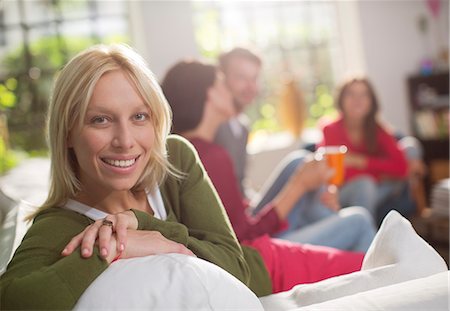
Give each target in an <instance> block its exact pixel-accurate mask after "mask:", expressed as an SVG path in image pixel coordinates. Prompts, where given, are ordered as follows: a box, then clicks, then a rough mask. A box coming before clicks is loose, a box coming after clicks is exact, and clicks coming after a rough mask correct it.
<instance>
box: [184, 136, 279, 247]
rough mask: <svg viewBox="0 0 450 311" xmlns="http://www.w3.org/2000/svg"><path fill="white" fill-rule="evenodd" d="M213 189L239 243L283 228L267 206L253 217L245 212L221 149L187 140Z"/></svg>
mask: <svg viewBox="0 0 450 311" xmlns="http://www.w3.org/2000/svg"><path fill="white" fill-rule="evenodd" d="M190 141H191V143H192V144H193V145H194V146H195V148H196V149H197V151H198V153H199V156H200V159H201V160H202V162H203V165H204V166H205V169H206V171H207V172H208V175H209V177H210V178H211V181H212V183H213V184H214V187H215V188H216V190H217V192H218V194H219V196H220V198H221V199H222V203H223V205H224V207H225V209H226V211H227V214H228V217H229V218H230V221H231V225H232V226H233V229H234V231H235V232H236V236H237V238H238V239H239V240H240V241H244V240H252V239H255V238H257V237H260V236H263V235H264V234H273V233H276V232H278V231H281V230H283V229H284V228H286V227H287V223H286V222H285V221H282V220H281V219H280V218H279V217H278V215H277V213H276V212H275V210H274V209H273V205H272V204H270V203H269V204H267V205H266V206H265V207H264V208H263V209H262V210H261V211H260V212H259V213H258V214H257V215H256V216H251V215H250V214H249V213H248V212H247V205H246V204H245V199H244V197H243V195H242V193H241V192H240V190H239V186H238V184H237V179H236V176H235V173H234V167H233V163H232V160H231V158H230V156H229V155H228V153H227V152H226V150H225V149H223V148H222V147H221V146H219V145H217V144H214V143H211V142H207V141H205V140H203V139H199V138H193V139H190Z"/></svg>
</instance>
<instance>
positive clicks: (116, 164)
mask: <svg viewBox="0 0 450 311" xmlns="http://www.w3.org/2000/svg"><path fill="white" fill-rule="evenodd" d="M138 158H139V157H137V158H134V159H130V160H114V159H104V158H102V161H103V162H105V163H106V164H108V165H111V166H114V167H120V168H127V167H130V166H133V164H134V163H136V160H137V159H138Z"/></svg>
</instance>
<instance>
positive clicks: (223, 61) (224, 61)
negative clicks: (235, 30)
mask: <svg viewBox="0 0 450 311" xmlns="http://www.w3.org/2000/svg"><path fill="white" fill-rule="evenodd" d="M236 58H243V59H247V60H249V61H251V62H253V63H255V64H257V65H258V66H261V65H262V61H261V58H260V57H259V56H258V55H256V54H255V53H254V52H252V51H250V50H249V49H246V48H241V47H236V48H234V49H232V50H230V51H228V52H225V53H222V54H220V56H219V68H220V69H221V70H222V71H224V72H225V71H226V69H227V67H228V66H229V64H230V62H231V61H232V60H233V59H236Z"/></svg>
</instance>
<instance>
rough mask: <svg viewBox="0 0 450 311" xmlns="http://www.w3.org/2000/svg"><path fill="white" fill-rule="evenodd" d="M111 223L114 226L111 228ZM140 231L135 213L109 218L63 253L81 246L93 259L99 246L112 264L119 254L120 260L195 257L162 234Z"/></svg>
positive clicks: (82, 251)
mask: <svg viewBox="0 0 450 311" xmlns="http://www.w3.org/2000/svg"><path fill="white" fill-rule="evenodd" d="M109 222H111V223H112V225H109V224H110V223H109ZM137 228H138V221H137V219H136V216H135V214H134V213H133V212H132V211H125V212H121V213H117V214H113V215H108V216H107V217H106V218H105V219H100V220H97V221H95V222H94V223H92V224H90V225H89V226H87V227H86V228H85V229H84V230H83V231H82V232H80V233H79V234H77V235H76V236H74V237H73V238H72V239H71V240H70V242H69V243H68V244H67V245H66V247H65V248H64V250H63V251H62V253H61V254H62V255H63V256H68V255H70V254H72V253H73V251H74V250H75V249H76V248H77V247H79V246H81V255H82V256H83V257H84V258H89V257H90V256H92V253H93V249H94V247H95V246H98V248H99V250H100V255H101V256H102V257H103V258H104V259H105V260H106V261H107V262H109V263H110V262H112V261H113V259H114V258H117V257H118V256H119V255H120V258H133V257H143V256H149V255H156V254H167V253H179V254H185V255H189V256H195V255H194V253H192V251H190V250H189V249H188V248H187V247H185V246H184V245H182V244H180V243H177V242H174V241H171V240H169V239H167V238H165V237H164V236H163V235H162V234H161V233H160V232H158V231H147V230H137Z"/></svg>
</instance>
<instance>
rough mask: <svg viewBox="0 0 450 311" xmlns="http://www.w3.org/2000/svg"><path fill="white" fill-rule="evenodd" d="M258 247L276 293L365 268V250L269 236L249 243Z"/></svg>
mask: <svg viewBox="0 0 450 311" xmlns="http://www.w3.org/2000/svg"><path fill="white" fill-rule="evenodd" d="M245 244H248V245H249V246H252V247H254V248H256V249H257V250H258V251H259V253H260V254H261V257H262V258H263V260H264V263H265V265H266V268H267V270H268V271H269V275H270V277H271V279H272V286H273V292H274V293H277V292H281V291H286V290H289V289H291V288H292V287H293V286H295V285H298V284H306V283H313V282H318V281H321V280H324V279H327V278H330V277H333V276H338V275H343V274H347V273H351V272H355V271H359V270H360V269H361V265H362V261H363V258H364V254H363V253H355V252H348V251H342V250H338V249H334V248H330V247H325V246H315V245H308V244H298V243H292V242H289V241H285V240H280V239H272V238H270V237H268V236H263V237H261V238H258V239H255V240H253V241H251V242H246V243H245Z"/></svg>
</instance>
